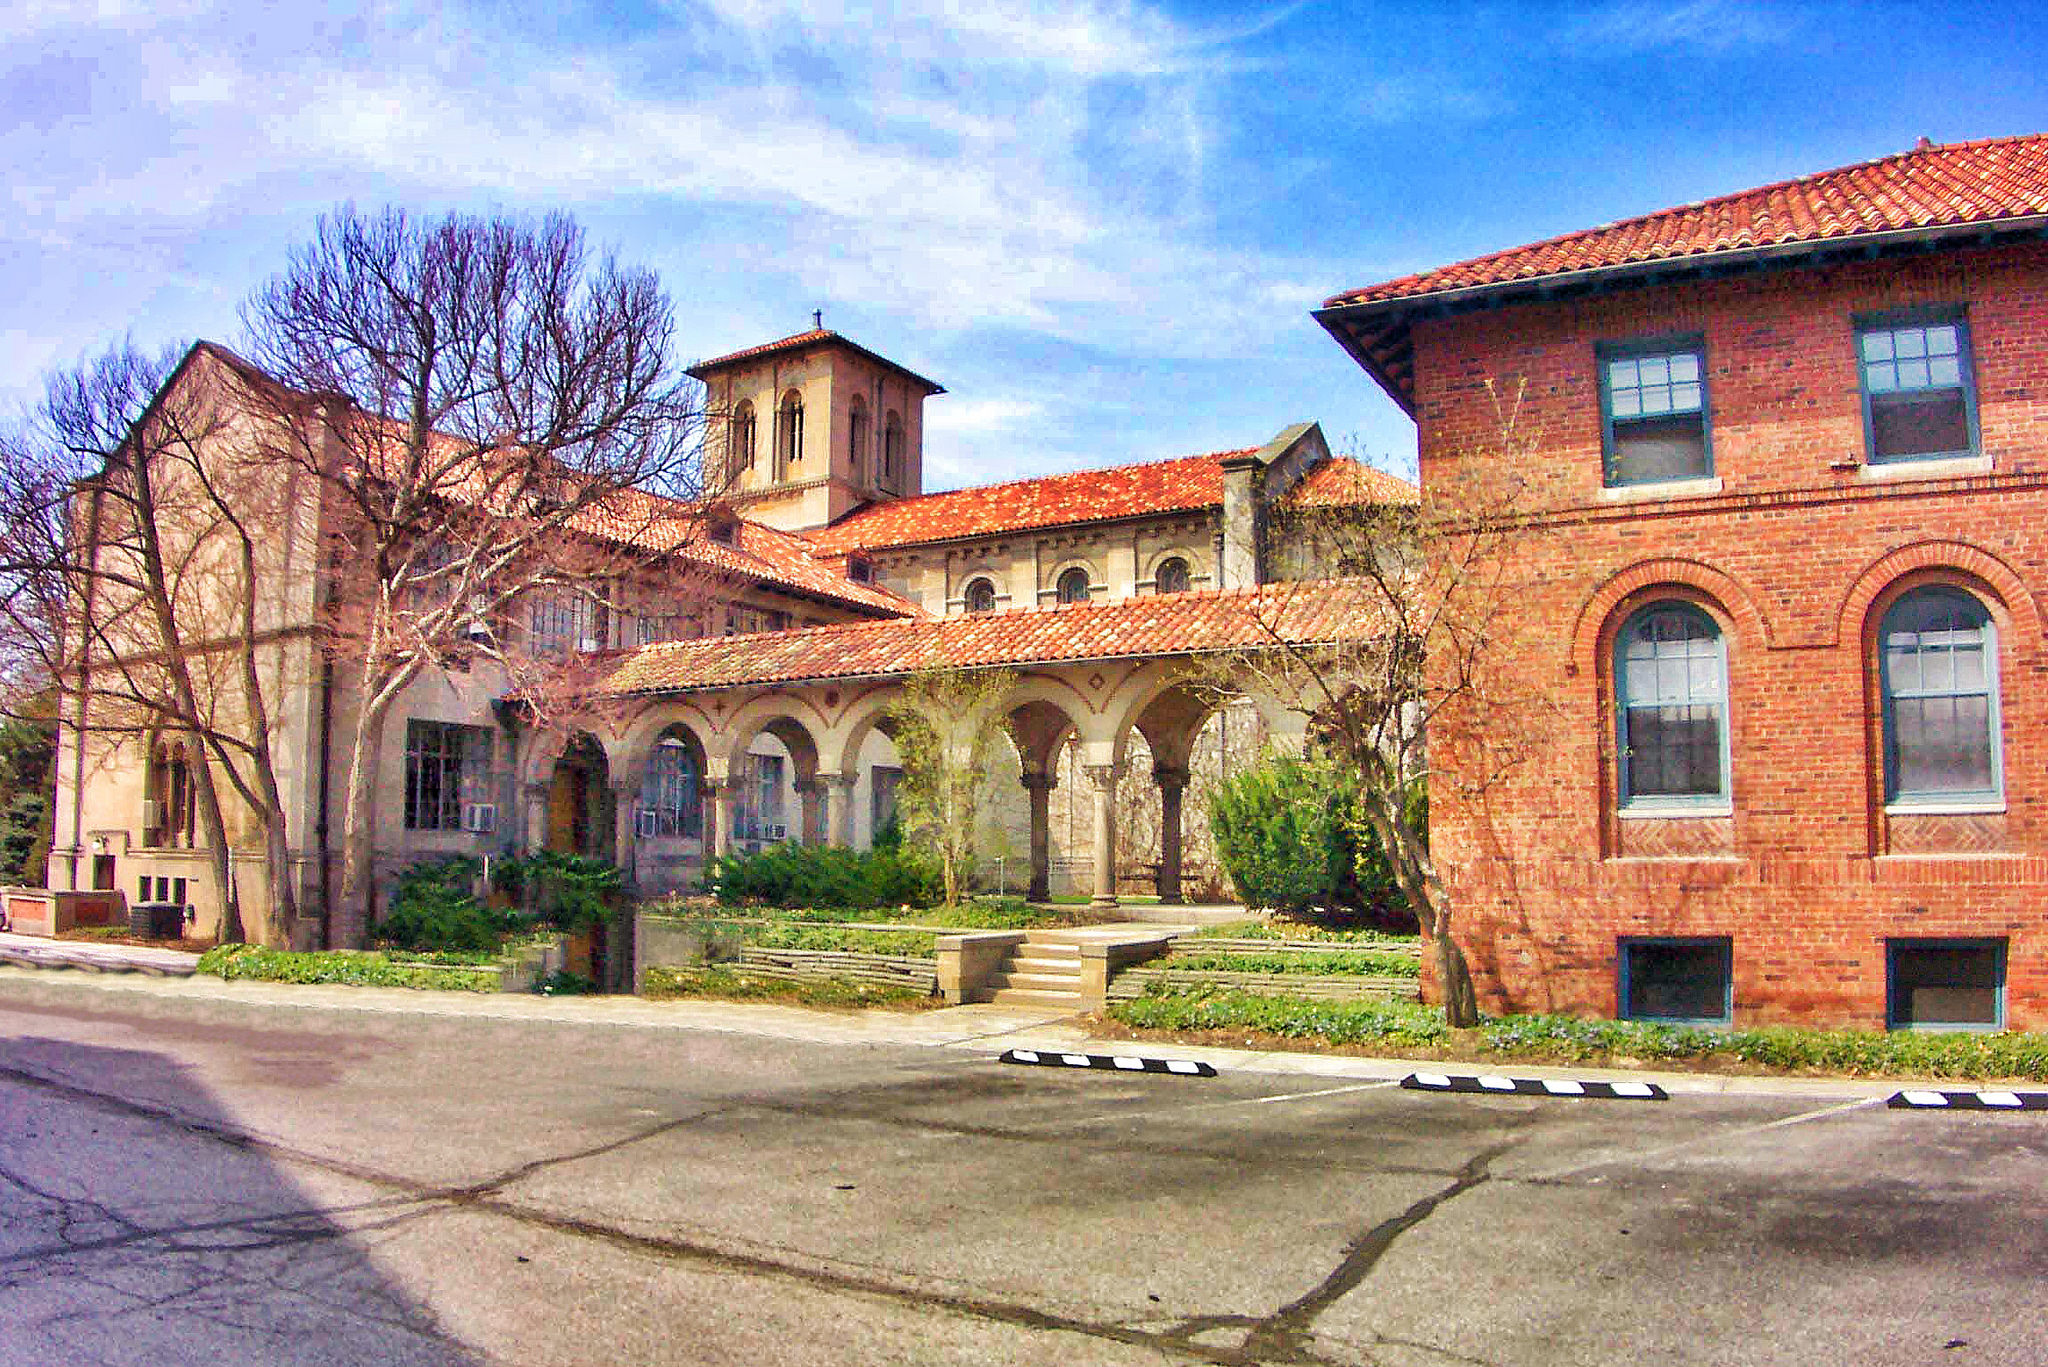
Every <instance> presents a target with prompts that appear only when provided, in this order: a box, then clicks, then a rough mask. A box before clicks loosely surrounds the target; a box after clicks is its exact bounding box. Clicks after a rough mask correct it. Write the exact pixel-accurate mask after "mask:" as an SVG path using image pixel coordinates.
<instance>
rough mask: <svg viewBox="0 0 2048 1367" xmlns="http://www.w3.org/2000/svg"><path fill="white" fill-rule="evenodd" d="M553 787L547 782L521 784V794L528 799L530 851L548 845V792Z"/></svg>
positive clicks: (527, 833)
mask: <svg viewBox="0 0 2048 1367" xmlns="http://www.w3.org/2000/svg"><path fill="white" fill-rule="evenodd" d="M552 787H553V785H552V784H547V783H526V784H522V785H520V789H519V794H520V796H521V797H522V798H524V799H525V801H526V849H527V852H528V853H531V852H533V851H534V850H539V849H545V848H546V847H547V843H548V793H549V790H550V789H551V788H552Z"/></svg>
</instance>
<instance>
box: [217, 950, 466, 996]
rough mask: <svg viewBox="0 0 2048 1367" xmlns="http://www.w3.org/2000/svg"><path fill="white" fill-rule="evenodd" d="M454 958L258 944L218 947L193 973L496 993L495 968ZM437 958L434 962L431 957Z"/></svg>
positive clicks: (226, 977)
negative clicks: (300, 950) (296, 949)
mask: <svg viewBox="0 0 2048 1367" xmlns="http://www.w3.org/2000/svg"><path fill="white" fill-rule="evenodd" d="M449 957H454V956H438V955H437V956H414V955H405V956H394V955H390V954H386V953H383V952H382V951H379V950H357V949H323V950H314V951H310V952H307V953H295V952H293V951H291V950H284V949H265V948H263V947H261V946H259V945H221V946H219V947H218V948H215V949H209V950H208V951H206V953H204V954H202V955H201V956H200V958H199V964H198V971H199V972H201V973H209V974H212V975H213V976H214V977H217V978H221V979H224V980H228V981H233V980H234V979H237V978H246V979H252V980H255V981H259V982H274V983H342V984H346V985H348V986H352V987H414V988H425V989H430V990H437V991H445V992H496V991H497V990H498V969H497V965H496V963H495V962H492V963H488V964H474V963H448V962H445V959H447V958H449ZM437 959H438V960H443V961H441V962H435V961H433V960H437Z"/></svg>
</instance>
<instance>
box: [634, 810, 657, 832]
mask: <svg viewBox="0 0 2048 1367" xmlns="http://www.w3.org/2000/svg"><path fill="white" fill-rule="evenodd" d="M633 829H634V830H635V831H636V832H638V833H639V835H640V836H641V838H643V839H645V838H646V837H648V836H652V835H660V834H661V813H660V812H640V813H637V814H636V815H635V816H634V818H633Z"/></svg>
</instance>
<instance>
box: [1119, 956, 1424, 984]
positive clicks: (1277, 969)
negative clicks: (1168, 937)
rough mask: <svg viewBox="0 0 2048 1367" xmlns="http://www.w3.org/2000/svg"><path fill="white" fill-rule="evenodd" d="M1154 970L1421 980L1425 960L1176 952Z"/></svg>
mask: <svg viewBox="0 0 2048 1367" xmlns="http://www.w3.org/2000/svg"><path fill="white" fill-rule="evenodd" d="M1154 967H1158V968H1171V969H1175V970H1177V971H1178V970H1183V969H1185V970H1188V971H1191V972H1197V973H1200V972H1209V973H1299V974H1304V975H1308V976H1314V977H1342V976H1344V975H1346V974H1358V975H1360V976H1364V977H1377V978H1419V977H1421V976H1422V960H1421V959H1420V958H1419V957H1417V956H1416V955H1413V954H1402V953H1399V952H1396V951H1389V950H1375V949H1331V950H1314V949H1309V950H1274V951H1272V952H1270V953H1265V954H1258V953H1247V952H1245V951H1243V950H1220V949H1176V950H1175V951H1174V952H1173V953H1172V954H1170V955H1168V956H1167V957H1166V958H1164V959H1160V960H1158V961H1157V962H1156V963H1155V964H1154Z"/></svg>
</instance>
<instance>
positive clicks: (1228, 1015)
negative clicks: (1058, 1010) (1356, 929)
mask: <svg viewBox="0 0 2048 1367" xmlns="http://www.w3.org/2000/svg"><path fill="white" fill-rule="evenodd" d="M1107 1014H1108V1016H1109V1017H1110V1018H1111V1019H1112V1020H1115V1021H1118V1022H1121V1023H1122V1024H1124V1025H1127V1026H1130V1027H1132V1028H1134V1029H1137V1030H1151V1031H1172V1032H1190V1031H1217V1032H1237V1033H1239V1034H1243V1033H1244V1032H1253V1033H1256V1034H1259V1035H1265V1036H1270V1037H1272V1038H1274V1039H1275V1040H1279V1041H1302V1042H1316V1043H1324V1044H1332V1045H1367V1046H1371V1047H1373V1048H1379V1049H1386V1050H1387V1051H1389V1052H1390V1053H1394V1054H1397V1055H1398V1054H1402V1053H1405V1052H1410V1051H1426V1052H1427V1054H1428V1056H1430V1057H1451V1058H1464V1059H1472V1060H1479V1061H1497V1060H1504V1059H1521V1060H1526V1061H1532V1062H1569V1063H1590V1064H1622V1065H1627V1064H1636V1063H1667V1064H1704V1065H1708V1066H1720V1067H1730V1066H1739V1067H1743V1068H1752V1069H1758V1070H1775V1071H1786V1072H1823V1073H1843V1074H1851V1075H1859V1076H1885V1077H1892V1076H1897V1077H1936V1078H1963V1079H1996V1078H2024V1079H2030V1080H2034V1081H2048V1034H2024V1033H2019V1032H2012V1031H2006V1032H2000V1033H1996V1034H1977V1033H1944V1034H1931V1033H1928V1034H1923V1033H1917V1032H1913V1031H1896V1030H1895V1031H1879V1030H1808V1029H1801V1028H1797V1027H1793V1026H1767V1027H1761V1028H1757V1029H1749V1030H1709V1029H1702V1028H1698V1027H1693V1026H1675V1025H1657V1024H1654V1023H1651V1022H1646V1021H1615V1020H1586V1019H1582V1018H1580V1017H1576V1016H1545V1015H1533V1016H1501V1017H1482V1018H1481V1020H1480V1023H1479V1025H1478V1026H1477V1027H1476V1028H1474V1029H1470V1030H1455V1031H1454V1030H1452V1029H1451V1028H1450V1027H1449V1026H1447V1025H1446V1024H1445V1023H1444V1016H1443V1012H1442V1011H1441V1010H1440V1009H1438V1008H1436V1007H1431V1006H1423V1005H1419V1004H1417V1003H1413V1002H1386V1001H1317V1000H1311V999H1308V998H1302V997H1287V996H1280V995H1276V994H1265V993H1254V992H1241V991H1228V990H1221V989H1204V988H1195V989H1167V988H1161V987H1157V986H1155V987H1154V988H1152V989H1151V990H1148V991H1147V992H1146V994H1145V995H1144V996H1142V997H1138V998H1136V999H1134V1000H1131V1001H1128V1002H1117V1003H1113V1004H1111V1006H1110V1007H1109V1010H1108V1012H1107Z"/></svg>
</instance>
